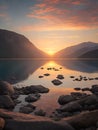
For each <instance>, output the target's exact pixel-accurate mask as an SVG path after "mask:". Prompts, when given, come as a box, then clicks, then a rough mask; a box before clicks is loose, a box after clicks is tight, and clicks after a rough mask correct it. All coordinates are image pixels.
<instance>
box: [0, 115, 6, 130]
mask: <svg viewBox="0 0 98 130" xmlns="http://www.w3.org/2000/svg"><path fill="white" fill-rule="evenodd" d="M4 126H5V120H4V119H3V118H0V130H3V128H4Z"/></svg>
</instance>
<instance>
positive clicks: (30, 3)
mask: <svg viewBox="0 0 98 130" xmlns="http://www.w3.org/2000/svg"><path fill="white" fill-rule="evenodd" d="M0 28H1V29H7V30H12V31H15V32H17V33H21V34H23V35H25V36H26V37H28V38H29V39H30V41H31V42H32V43H34V44H35V45H36V46H37V47H38V48H40V49H41V50H43V51H45V52H48V53H49V52H50V53H54V52H56V51H58V50H60V49H62V48H65V47H68V46H71V45H75V44H78V43H81V42H84V41H92V42H97V43H98V0H0Z"/></svg>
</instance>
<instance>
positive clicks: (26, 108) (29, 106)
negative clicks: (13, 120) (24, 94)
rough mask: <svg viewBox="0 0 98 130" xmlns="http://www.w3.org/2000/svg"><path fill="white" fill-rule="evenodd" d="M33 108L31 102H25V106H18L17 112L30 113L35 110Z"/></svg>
mask: <svg viewBox="0 0 98 130" xmlns="http://www.w3.org/2000/svg"><path fill="white" fill-rule="evenodd" d="M35 108H36V107H35V106H33V105H32V104H27V105H26V106H23V107H20V110H19V112H21V113H25V114H29V113H32V112H33V111H34V110H35Z"/></svg>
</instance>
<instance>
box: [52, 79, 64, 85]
mask: <svg viewBox="0 0 98 130" xmlns="http://www.w3.org/2000/svg"><path fill="white" fill-rule="evenodd" d="M52 83H53V84H54V85H61V84H62V82H61V81H60V80H58V79H54V80H52Z"/></svg>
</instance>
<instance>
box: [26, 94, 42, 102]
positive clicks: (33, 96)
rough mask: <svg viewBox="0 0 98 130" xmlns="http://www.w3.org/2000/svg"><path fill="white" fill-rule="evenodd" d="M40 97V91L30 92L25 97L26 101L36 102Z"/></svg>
mask: <svg viewBox="0 0 98 130" xmlns="http://www.w3.org/2000/svg"><path fill="white" fill-rule="evenodd" d="M39 98H40V94H39V93H35V94H29V95H28V96H27V97H26V98H25V101H26V102H36V101H37V100H38V99H39Z"/></svg>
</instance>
